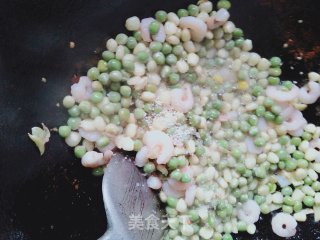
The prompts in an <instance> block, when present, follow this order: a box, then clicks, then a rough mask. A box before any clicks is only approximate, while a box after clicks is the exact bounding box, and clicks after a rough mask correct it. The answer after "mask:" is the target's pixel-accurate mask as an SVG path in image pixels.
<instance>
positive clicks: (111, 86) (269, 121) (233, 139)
mask: <svg viewBox="0 0 320 240" xmlns="http://www.w3.org/2000/svg"><path fill="white" fill-rule="evenodd" d="M230 7H231V4H230V2H229V1H227V0H220V1H219V2H217V5H216V6H214V5H213V3H212V2H210V1H206V0H201V1H199V2H198V4H197V5H195V4H191V5H189V6H187V8H186V9H179V10H178V11H177V12H176V13H174V12H169V13H167V12H165V11H161V10H160V11H157V12H156V13H155V15H154V16H153V17H150V18H145V19H139V18H138V17H131V18H129V19H127V21H126V23H125V26H126V28H127V29H128V31H129V32H132V34H130V35H127V34H124V33H120V34H118V35H117V36H116V37H115V38H114V39H112V38H111V39H109V40H108V41H107V42H106V50H105V51H104V52H102V59H101V60H100V61H99V62H98V64H97V66H96V67H92V68H90V69H89V70H88V73H87V76H83V77H81V78H80V80H79V82H78V83H75V84H74V85H72V86H71V95H69V96H66V97H65V98H64V100H63V105H64V107H66V108H67V110H68V113H69V115H70V118H69V119H68V121H67V123H66V124H65V125H64V126H61V127H59V134H60V136H61V137H63V138H65V142H66V143H67V144H68V145H69V146H70V147H74V153H75V156H76V157H77V158H80V159H81V162H82V164H83V166H85V167H90V168H94V173H95V174H101V173H103V166H105V165H106V164H107V163H108V161H109V160H110V159H111V157H112V155H113V150H114V149H115V148H118V149H122V150H124V151H135V152H136V158H135V163H136V165H137V166H138V167H140V168H143V171H144V173H145V174H146V177H147V178H148V180H147V183H148V186H149V187H150V188H152V189H154V190H156V191H158V192H159V198H160V200H161V201H162V202H163V203H165V204H166V214H167V219H168V229H167V231H166V233H165V236H164V237H163V239H166V240H169V239H174V240H186V239H191V240H198V239H214V240H220V239H223V240H230V239H233V237H232V235H231V234H232V233H234V234H236V233H238V232H248V233H250V234H254V233H255V232H256V225H255V223H256V222H257V221H258V220H259V217H260V214H261V213H262V214H268V213H270V212H272V211H276V210H278V211H277V212H278V213H276V214H275V215H274V217H273V219H272V222H271V224H272V229H273V231H274V233H275V234H277V235H278V236H280V237H291V236H293V235H295V233H296V226H297V221H306V216H307V214H310V213H314V218H315V220H316V221H318V220H319V219H320V192H319V191H320V181H319V180H318V173H320V151H319V149H320V139H319V137H320V127H318V126H315V125H314V124H310V123H308V122H307V121H306V119H305V118H304V116H303V114H302V112H301V111H302V110H304V109H305V108H306V107H307V105H308V104H312V103H315V102H316V101H317V99H318V97H319V96H320V84H319V82H320V75H319V74H317V73H314V72H311V73H309V81H308V82H307V84H306V85H305V86H303V87H301V88H299V87H298V86H296V85H295V84H294V83H292V82H290V81H282V80H281V78H280V75H281V65H282V62H281V59H280V58H278V57H272V58H271V59H266V58H264V57H262V56H260V55H259V54H258V53H255V52H252V41H251V40H249V39H246V38H245V35H244V33H243V31H242V30H241V28H238V27H237V26H236V25H235V24H234V23H233V22H232V21H230V20H229V17H230V15H229V12H228V9H229V8H230Z"/></svg>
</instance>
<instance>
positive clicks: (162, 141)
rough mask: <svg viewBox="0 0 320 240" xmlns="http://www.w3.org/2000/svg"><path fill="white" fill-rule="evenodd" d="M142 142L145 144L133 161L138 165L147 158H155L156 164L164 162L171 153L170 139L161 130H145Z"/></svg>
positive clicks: (144, 162)
mask: <svg viewBox="0 0 320 240" xmlns="http://www.w3.org/2000/svg"><path fill="white" fill-rule="evenodd" d="M143 143H144V144H145V146H144V147H142V148H141V149H140V151H139V152H138V153H137V155H136V159H135V163H136V165H137V166H139V167H143V166H144V165H145V164H146V162H147V161H148V159H157V163H158V164H166V163H167V162H168V161H169V160H170V158H171V157H172V155H173V150H174V146H173V143H172V140H171V138H170V137H169V136H168V135H167V134H165V133H164V132H162V131H158V130H153V131H149V132H146V133H145V135H144V137H143Z"/></svg>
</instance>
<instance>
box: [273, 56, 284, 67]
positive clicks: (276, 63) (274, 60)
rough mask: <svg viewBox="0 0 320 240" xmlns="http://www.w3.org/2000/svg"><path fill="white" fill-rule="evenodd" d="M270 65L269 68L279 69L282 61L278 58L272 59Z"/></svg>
mask: <svg viewBox="0 0 320 240" xmlns="http://www.w3.org/2000/svg"><path fill="white" fill-rule="evenodd" d="M270 63H271V67H280V66H281V65H282V61H281V59H280V58H279V57H272V58H271V59H270Z"/></svg>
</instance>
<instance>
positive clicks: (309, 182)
mask: <svg viewBox="0 0 320 240" xmlns="http://www.w3.org/2000/svg"><path fill="white" fill-rule="evenodd" d="M303 182H304V184H305V185H308V186H310V185H311V184H312V183H313V181H312V179H311V178H310V177H309V176H307V177H305V178H304V179H303Z"/></svg>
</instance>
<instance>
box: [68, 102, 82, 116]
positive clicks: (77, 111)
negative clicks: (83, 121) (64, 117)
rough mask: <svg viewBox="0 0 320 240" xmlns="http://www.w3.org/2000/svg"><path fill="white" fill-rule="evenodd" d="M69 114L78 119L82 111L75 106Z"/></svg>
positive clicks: (69, 110)
mask: <svg viewBox="0 0 320 240" xmlns="http://www.w3.org/2000/svg"><path fill="white" fill-rule="evenodd" d="M68 113H69V115H70V116H71V117H78V116H79V115H80V110H79V107H78V106H77V105H74V106H73V107H71V108H69V109H68Z"/></svg>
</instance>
